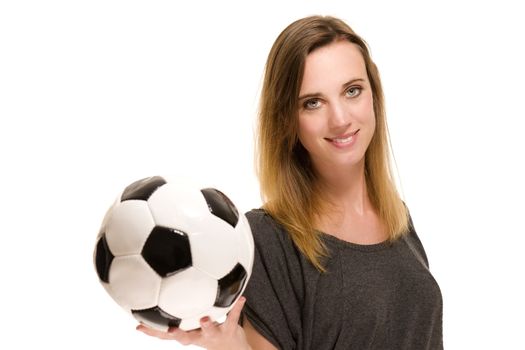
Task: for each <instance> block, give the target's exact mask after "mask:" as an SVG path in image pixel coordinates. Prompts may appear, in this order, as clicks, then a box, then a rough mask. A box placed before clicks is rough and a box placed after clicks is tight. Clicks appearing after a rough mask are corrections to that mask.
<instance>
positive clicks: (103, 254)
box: [95, 234, 115, 283]
mask: <svg viewBox="0 0 525 350" xmlns="http://www.w3.org/2000/svg"><path fill="white" fill-rule="evenodd" d="M114 257H115V256H114V255H113V254H112V253H111V250H109V247H108V243H107V242H106V235H105V234H102V235H101V236H100V238H99V240H98V242H97V246H96V248H95V267H96V269H97V274H98V278H99V279H100V280H101V281H103V282H106V283H109V268H110V267H111V262H112V261H113V258H114Z"/></svg>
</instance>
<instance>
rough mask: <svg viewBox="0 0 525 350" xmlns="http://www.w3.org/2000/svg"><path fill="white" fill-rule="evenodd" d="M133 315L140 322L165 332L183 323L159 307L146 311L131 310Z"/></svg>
mask: <svg viewBox="0 0 525 350" xmlns="http://www.w3.org/2000/svg"><path fill="white" fill-rule="evenodd" d="M131 313H132V314H133V316H134V317H135V318H136V319H137V320H138V321H139V322H141V323H144V324H145V325H147V326H150V327H153V328H156V329H160V330H163V331H165V332H167V331H168V329H169V328H170V327H179V325H180V322H181V319H180V318H177V317H174V316H172V315H170V314H168V313H167V312H165V311H164V310H162V309H161V308H160V307H158V306H155V307H152V308H149V309H145V310H131Z"/></svg>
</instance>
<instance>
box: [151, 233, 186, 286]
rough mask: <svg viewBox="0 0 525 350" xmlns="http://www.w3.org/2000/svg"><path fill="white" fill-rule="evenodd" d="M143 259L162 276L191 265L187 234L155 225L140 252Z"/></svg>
mask: <svg viewBox="0 0 525 350" xmlns="http://www.w3.org/2000/svg"><path fill="white" fill-rule="evenodd" d="M141 254H142V256H143V257H144V260H146V261H147V263H148V264H149V265H150V266H151V267H152V268H153V269H154V270H155V271H156V272H157V273H158V274H159V275H160V276H162V277H166V276H169V275H172V274H175V273H177V272H179V271H181V270H183V269H186V268H188V267H190V266H191V263H192V259H191V249H190V242H189V239H188V236H187V235H186V234H185V233H184V232H182V231H179V230H175V229H172V228H167V227H162V226H155V228H153V230H152V231H151V233H150V235H149V237H148V239H147V240H146V243H145V244H144V248H143V249H142V252H141Z"/></svg>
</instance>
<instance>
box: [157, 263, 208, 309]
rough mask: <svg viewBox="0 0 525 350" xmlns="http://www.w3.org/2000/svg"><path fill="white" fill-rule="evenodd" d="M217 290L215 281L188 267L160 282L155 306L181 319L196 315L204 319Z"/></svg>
mask: <svg viewBox="0 0 525 350" xmlns="http://www.w3.org/2000/svg"><path fill="white" fill-rule="evenodd" d="M217 288H218V283H217V280H216V279H214V278H212V277H210V276H208V275H207V274H205V273H203V272H201V271H199V270H197V269H195V268H193V267H190V268H189V269H187V270H184V271H182V272H180V273H178V274H176V275H173V276H170V277H167V278H164V279H163V280H162V288H161V291H160V294H159V302H158V304H157V305H158V306H159V307H161V308H162V309H163V310H164V311H166V312H167V313H169V314H170V315H173V316H175V317H178V318H181V319H184V318H186V317H194V316H198V315H200V317H204V316H206V315H205V314H204V313H205V312H206V310H208V309H209V308H210V307H211V306H212V305H213V302H214V301H215V298H216V295H217Z"/></svg>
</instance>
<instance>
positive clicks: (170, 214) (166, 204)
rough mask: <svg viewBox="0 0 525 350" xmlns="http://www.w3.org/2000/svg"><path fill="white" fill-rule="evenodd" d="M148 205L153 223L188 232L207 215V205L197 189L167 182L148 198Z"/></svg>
mask: <svg viewBox="0 0 525 350" xmlns="http://www.w3.org/2000/svg"><path fill="white" fill-rule="evenodd" d="M148 205H149V207H150V208H151V212H152V215H153V218H154V220H155V223H156V224H157V225H159V226H164V227H173V228H176V229H179V230H181V231H184V232H186V233H187V234H190V233H191V231H193V229H192V228H193V227H194V225H195V224H197V223H198V222H200V221H202V220H203V219H204V218H206V216H209V210H208V206H207V204H206V201H205V199H204V197H203V196H202V195H201V193H200V192H199V191H195V190H194V189H191V188H186V187H183V184H179V183H176V182H169V183H167V184H166V185H164V186H162V187H161V188H159V189H158V190H157V191H155V193H154V194H153V195H152V196H151V197H150V198H149V200H148Z"/></svg>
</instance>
